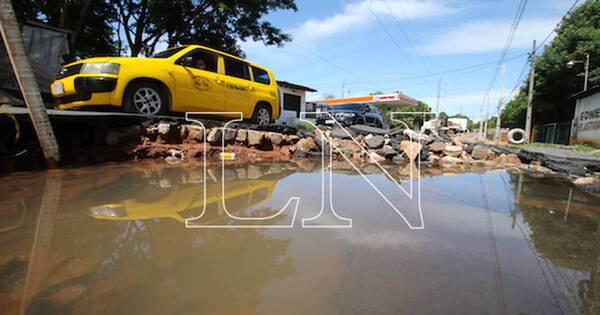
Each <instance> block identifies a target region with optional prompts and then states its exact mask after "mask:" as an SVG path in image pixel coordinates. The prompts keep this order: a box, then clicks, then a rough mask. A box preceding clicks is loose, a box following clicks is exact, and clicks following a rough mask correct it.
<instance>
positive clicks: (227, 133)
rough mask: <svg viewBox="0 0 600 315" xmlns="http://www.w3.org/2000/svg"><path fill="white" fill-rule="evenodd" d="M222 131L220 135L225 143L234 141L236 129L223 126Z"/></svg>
mask: <svg viewBox="0 0 600 315" xmlns="http://www.w3.org/2000/svg"><path fill="white" fill-rule="evenodd" d="M222 132H223V134H222V137H223V139H224V140H225V144H230V143H233V142H234V141H235V137H236V136H237V129H233V128H225V129H223V131H222Z"/></svg>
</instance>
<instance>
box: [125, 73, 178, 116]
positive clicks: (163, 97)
mask: <svg viewBox="0 0 600 315" xmlns="http://www.w3.org/2000/svg"><path fill="white" fill-rule="evenodd" d="M124 101H125V102H124V109H125V111H127V112H131V113H137V114H142V115H146V116H153V115H159V114H165V113H166V112H167V108H168V102H169V98H168V94H167V93H165V91H164V89H163V88H162V86H160V85H159V84H157V83H154V82H145V81H140V82H135V83H133V84H131V85H130V86H129V87H128V88H127V91H126V92H125V100H124Z"/></svg>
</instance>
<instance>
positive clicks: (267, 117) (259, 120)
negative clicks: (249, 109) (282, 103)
mask: <svg viewBox="0 0 600 315" xmlns="http://www.w3.org/2000/svg"><path fill="white" fill-rule="evenodd" d="M252 122H253V123H255V124H257V125H268V124H270V123H271V108H270V107H269V106H268V105H266V104H258V105H256V108H255V109H254V114H253V115H252Z"/></svg>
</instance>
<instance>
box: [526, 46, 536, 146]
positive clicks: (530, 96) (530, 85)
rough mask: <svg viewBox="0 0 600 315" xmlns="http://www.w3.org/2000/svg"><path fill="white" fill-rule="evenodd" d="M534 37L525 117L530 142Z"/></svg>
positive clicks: (533, 89)
mask: <svg viewBox="0 0 600 315" xmlns="http://www.w3.org/2000/svg"><path fill="white" fill-rule="evenodd" d="M535 45H536V42H535V39H534V40H533V49H532V51H531V56H530V57H529V60H530V62H531V70H530V72H529V94H528V96H527V118H526V119H525V136H526V137H527V143H531V119H532V114H533V94H534V93H535V87H534V85H535Z"/></svg>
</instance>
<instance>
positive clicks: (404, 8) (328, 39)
mask: <svg viewBox="0 0 600 315" xmlns="http://www.w3.org/2000/svg"><path fill="white" fill-rule="evenodd" d="M296 3H297V5H298V12H291V11H278V12H273V13H271V14H270V15H268V16H267V17H266V18H265V20H268V21H270V22H272V23H273V24H274V25H275V26H277V27H279V28H281V29H282V30H284V31H285V32H286V33H289V34H291V35H292V36H293V41H292V42H291V43H287V44H286V45H285V46H284V47H283V48H279V47H265V46H264V45H263V44H262V43H257V42H243V43H241V46H242V49H243V50H244V51H245V52H246V54H247V58H248V59H249V60H251V61H253V62H256V63H259V64H262V65H264V66H267V67H270V68H271V69H272V70H273V71H274V72H275V75H276V76H277V79H279V80H286V81H290V82H294V83H298V84H303V85H307V86H310V87H313V88H315V89H317V90H318V91H319V92H317V93H311V94H309V95H308V97H307V98H308V99H309V100H315V99H321V98H322V97H323V96H324V95H327V94H333V95H335V96H337V97H339V96H340V95H341V93H342V83H344V86H345V89H344V94H345V95H346V96H348V95H351V96H358V95H366V94H368V93H370V92H374V91H376V90H382V91H384V92H386V93H388V92H394V91H401V92H402V93H404V94H406V95H409V96H411V97H414V98H417V99H419V100H422V101H425V102H427V103H428V104H429V105H430V106H432V107H434V106H435V100H436V94H437V85H438V82H437V81H438V80H439V79H440V78H441V79H442V80H443V84H442V93H441V94H442V97H441V101H440V110H441V111H445V112H447V113H449V114H455V113H461V112H462V113H464V114H466V115H469V116H470V117H472V118H476V119H477V118H478V117H480V114H481V105H482V102H483V99H484V96H485V95H486V91H487V89H488V86H489V84H490V81H491V79H492V75H493V73H494V71H495V62H497V61H498V59H499V56H500V53H501V51H502V48H503V46H504V44H505V40H506V37H507V35H508V32H509V30H510V25H511V23H512V21H513V17H514V15H515V13H516V11H517V7H518V6H519V0H505V1H481V0H479V1H477V0H370V1H369V0H365V1H359V0H321V1H317V0H296ZM572 4H573V1H572V0H530V1H529V2H528V5H527V8H526V10H525V13H524V15H523V17H522V19H521V23H520V24H519V27H518V29H517V32H516V35H515V38H514V40H513V43H512V46H511V49H510V50H509V52H508V54H507V59H508V61H507V62H506V67H505V73H506V80H505V85H504V86H505V89H504V91H505V92H504V93H505V94H508V93H509V92H510V90H512V89H513V87H514V86H515V84H516V83H517V81H518V80H517V79H518V77H519V74H521V70H522V69H523V66H524V64H525V62H526V59H527V56H526V53H527V52H529V51H530V50H531V45H532V43H531V42H532V40H533V39H537V40H538V42H541V41H542V40H543V39H544V38H545V37H546V36H547V34H548V33H550V32H551V30H552V29H553V28H554V27H555V26H556V24H557V23H558V22H559V21H560V19H561V17H562V15H563V14H564V13H565V12H566V11H567V10H568V9H569V8H570V7H571V5H572ZM369 8H370V9H369ZM371 10H372V12H371ZM382 25H384V26H382ZM384 27H385V29H387V30H388V31H389V33H390V34H391V36H392V38H393V40H392V39H391V38H390V36H389V35H388V34H387V33H386V32H385V31H384ZM482 63H490V64H489V65H487V66H482V67H480V68H475V69H473V68H471V69H468V70H463V71H457V72H451V73H446V74H440V75H435V74H436V73H439V72H445V71H448V70H453V69H459V68H463V67H469V66H473V65H478V64H482ZM499 92H500V83H499V80H497V81H496V83H495V84H494V86H493V87H492V89H491V93H490V97H491V101H490V104H491V105H490V112H491V114H493V113H494V112H495V108H496V106H497V103H498V98H499Z"/></svg>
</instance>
